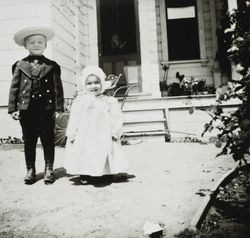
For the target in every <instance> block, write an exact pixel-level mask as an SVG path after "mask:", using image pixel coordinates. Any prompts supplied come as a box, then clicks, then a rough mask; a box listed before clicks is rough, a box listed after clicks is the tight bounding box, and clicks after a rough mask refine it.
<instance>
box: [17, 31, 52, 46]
mask: <svg viewBox="0 0 250 238" xmlns="http://www.w3.org/2000/svg"><path fill="white" fill-rule="evenodd" d="M54 34H55V32H54V30H53V29H52V28H49V27H27V28H24V29H22V30H20V31H18V32H17V33H16V34H15V36H14V41H15V42H16V43H17V44H18V45H20V46H24V43H25V39H26V38H27V37H28V36H32V35H43V36H45V38H46V41H49V40H51V39H52V38H53V36H54Z"/></svg>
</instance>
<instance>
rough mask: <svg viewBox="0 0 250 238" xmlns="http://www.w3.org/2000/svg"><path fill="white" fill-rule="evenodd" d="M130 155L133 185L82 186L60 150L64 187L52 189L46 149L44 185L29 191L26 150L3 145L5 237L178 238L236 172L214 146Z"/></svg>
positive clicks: (133, 149)
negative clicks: (157, 232)
mask: <svg viewBox="0 0 250 238" xmlns="http://www.w3.org/2000/svg"><path fill="white" fill-rule="evenodd" d="M123 149H124V151H125V153H126V154H127V157H128V160H129V163H130V170H129V173H128V174H129V179H128V181H117V182H112V183H111V182H108V181H107V182H96V183H94V184H91V185H80V183H79V178H78V177H77V176H73V175H70V174H67V173H66V171H65V169H64V168H63V157H64V152H65V149H64V148H57V149H56V164H55V169H56V170H55V172H56V178H57V180H56V181H55V183H54V184H52V185H50V186H48V185H45V184H44V182H43V179H42V178H43V166H44V162H43V156H42V150H41V148H38V149H37V172H38V181H37V182H36V183H35V184H33V185H24V184H23V177H24V175H25V166H24V159H23V156H24V155H23V150H22V147H21V145H15V146H8V145H1V146H0V173H1V178H0V192H1V193H0V237H1V238H2V237H25V238H28V237H32V238H33V237H38V238H39V237H58V238H59V237H60V238H61V237H65V238H68V237H72V238H75V237H83V238H99V237H100V238H140V237H147V236H146V235H144V234H143V225H144V224H145V222H153V223H162V224H164V225H165V227H166V229H165V230H166V237H173V235H174V234H175V233H178V232H179V231H181V230H183V229H184V228H185V227H189V224H190V221H191V219H192V217H193V216H194V214H195V212H196V211H197V209H198V208H199V206H200V205H201V203H202V201H203V199H204V197H203V195H204V193H205V194H206V193H209V191H210V189H211V188H212V187H213V185H214V184H215V183H216V181H217V180H218V179H219V178H220V177H221V176H222V175H223V174H224V173H226V172H228V170H230V169H232V168H233V167H234V165H235V164H234V162H233V161H232V160H231V159H229V158H228V157H220V158H217V159H215V155H216V154H217V153H218V152H219V149H218V148H216V147H215V146H214V145H212V144H208V145H201V144H197V143H153V142H151V143H149V142H143V143H141V144H138V145H129V146H123ZM200 191H203V192H202V193H201V192H200Z"/></svg>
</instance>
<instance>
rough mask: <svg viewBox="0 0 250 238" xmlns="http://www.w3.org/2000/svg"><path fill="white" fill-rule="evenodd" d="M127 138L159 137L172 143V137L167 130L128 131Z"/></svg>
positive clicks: (125, 135) (125, 134)
mask: <svg viewBox="0 0 250 238" xmlns="http://www.w3.org/2000/svg"><path fill="white" fill-rule="evenodd" d="M124 137H125V138H145V137H159V138H164V141H165V142H169V141H170V135H169V133H168V132H167V131H165V130H158V131H128V132H125V133H124Z"/></svg>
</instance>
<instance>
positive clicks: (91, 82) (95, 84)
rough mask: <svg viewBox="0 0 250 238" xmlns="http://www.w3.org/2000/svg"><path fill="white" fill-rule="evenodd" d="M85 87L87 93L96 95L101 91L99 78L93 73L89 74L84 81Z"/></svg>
mask: <svg viewBox="0 0 250 238" xmlns="http://www.w3.org/2000/svg"><path fill="white" fill-rule="evenodd" d="M85 88H86V91H87V92H88V93H91V94H94V95H98V94H100V93H101V92H102V84H101V80H100V79H99V78H98V77H97V76H95V75H89V76H88V78H87V80H86V82H85Z"/></svg>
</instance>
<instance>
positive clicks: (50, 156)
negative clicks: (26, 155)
mask: <svg viewBox="0 0 250 238" xmlns="http://www.w3.org/2000/svg"><path fill="white" fill-rule="evenodd" d="M43 150H44V159H45V170H44V182H45V183H46V184H51V183H53V182H54V181H55V176H54V171H53V167H54V155H55V149H54V145H43Z"/></svg>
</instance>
